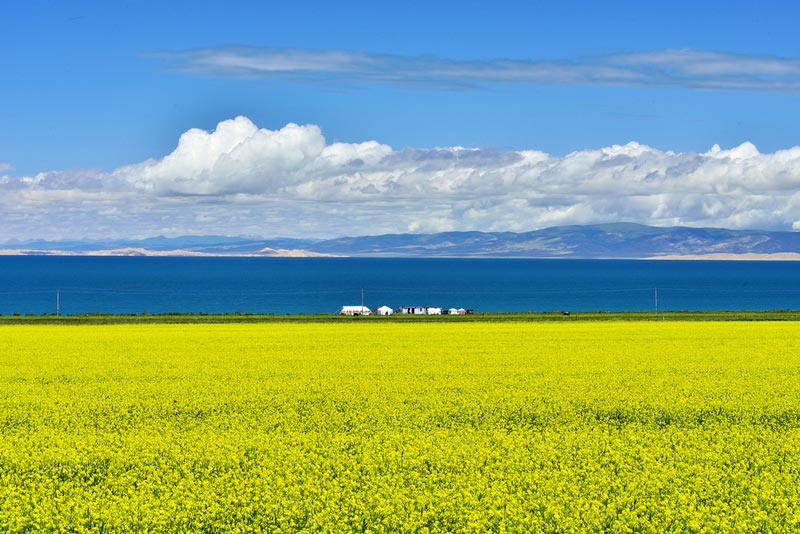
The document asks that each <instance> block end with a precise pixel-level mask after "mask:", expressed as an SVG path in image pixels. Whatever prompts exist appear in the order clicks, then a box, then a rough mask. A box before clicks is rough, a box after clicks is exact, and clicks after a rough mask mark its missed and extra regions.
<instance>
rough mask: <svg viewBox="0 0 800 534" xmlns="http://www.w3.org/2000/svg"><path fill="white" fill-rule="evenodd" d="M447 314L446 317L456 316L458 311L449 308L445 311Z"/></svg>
mask: <svg viewBox="0 0 800 534" xmlns="http://www.w3.org/2000/svg"><path fill="white" fill-rule="evenodd" d="M447 314H448V315H458V310H457V309H455V308H450V309H449V310H447Z"/></svg>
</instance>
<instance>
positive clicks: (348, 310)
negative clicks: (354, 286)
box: [339, 306, 372, 315]
mask: <svg viewBox="0 0 800 534" xmlns="http://www.w3.org/2000/svg"><path fill="white" fill-rule="evenodd" d="M371 314H372V311H371V310H370V309H369V308H367V307H366V306H342V309H341V311H340V312H339V315H371Z"/></svg>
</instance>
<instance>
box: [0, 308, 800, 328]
mask: <svg viewBox="0 0 800 534" xmlns="http://www.w3.org/2000/svg"><path fill="white" fill-rule="evenodd" d="M618 321H642V322H652V321H682V322H695V321H740V322H753V321H756V322H758V321H797V322H800V310H738V311H737V310H724V311H661V312H658V313H655V312H653V311H629V312H566V311H564V312H562V311H550V312H498V313H489V312H485V313H475V314H472V315H401V314H394V315H389V316H381V315H370V316H363V317H362V316H345V315H338V314H285V315H278V314H247V313H221V314H206V313H153V314H149V313H142V314H133V313H131V314H100V313H97V314H78V315H48V314H43V315H0V326H4V325H5V326H8V325H104V324H224V323H242V324H245V323H247V324H257V323H337V322H345V323H353V322H357V323H367V324H380V323H387V322H388V323H396V324H399V323H448V324H457V323H481V322H490V323H491V322H532V323H543V322H548V323H549V322H561V323H575V322H618Z"/></svg>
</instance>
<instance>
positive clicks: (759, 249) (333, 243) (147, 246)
mask: <svg viewBox="0 0 800 534" xmlns="http://www.w3.org/2000/svg"><path fill="white" fill-rule="evenodd" d="M0 248H2V249H5V250H4V251H2V252H4V253H6V254H11V253H14V254H104V255H213V256H316V255H330V256H372V257H398V256H407V257H508V258H655V257H664V256H670V257H672V256H706V255H710V254H711V255H743V254H750V255H767V254H772V255H775V254H787V253H789V254H791V253H794V254H800V232H770V231H761V230H726V229H721V228H687V227H682V226H677V227H668V228H663V227H653V226H645V225H641V224H633V223H611V224H595V225H587V226H556V227H552V228H545V229H543V230H534V231H531V232H522V233H514V232H441V233H435V234H386V235H378V236H363V237H342V238H337V239H326V240H313V239H289V238H277V239H258V238H245V237H227V236H184V237H175V238H167V237H153V238H148V239H140V240H107V241H10V242H7V243H5V244H3V245H2V246H0ZM115 252H117V253H116V254H115Z"/></svg>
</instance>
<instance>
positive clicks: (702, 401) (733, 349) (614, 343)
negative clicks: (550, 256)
mask: <svg viewBox="0 0 800 534" xmlns="http://www.w3.org/2000/svg"><path fill="white" fill-rule="evenodd" d="M798 530H800V324H798V323H791V322H783V323H744V322H726V323H691V322H680V323H671V322H655V321H653V322H608V323H601V322H598V323H590V324H589V323H586V324H584V323H580V322H576V323H571V324H544V323H539V324H537V323H522V322H520V323H469V324H466V323H464V324H458V323H435V324H434V323H413V324H404V323H383V324H381V323H378V322H369V323H363V322H362V323H359V322H357V321H354V322H353V323H334V324H325V323H300V324H277V323H273V324H270V323H266V324H251V325H243V324H225V325H180V324H179V325H110V326H90V325H84V326H57V325H56V326H17V325H13V326H0V531H2V532H47V531H53V532H153V533H162V532H166V533H169V532H296V531H306V532H352V531H357V532H486V531H492V532H576V533H577V532H602V531H605V532H667V531H680V532H726V531H728V532H796V531H798Z"/></svg>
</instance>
